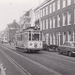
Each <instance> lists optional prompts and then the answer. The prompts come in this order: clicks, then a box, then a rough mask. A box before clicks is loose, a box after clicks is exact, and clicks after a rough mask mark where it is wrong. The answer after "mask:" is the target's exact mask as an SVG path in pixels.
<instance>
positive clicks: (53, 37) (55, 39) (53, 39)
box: [45, 31, 75, 45]
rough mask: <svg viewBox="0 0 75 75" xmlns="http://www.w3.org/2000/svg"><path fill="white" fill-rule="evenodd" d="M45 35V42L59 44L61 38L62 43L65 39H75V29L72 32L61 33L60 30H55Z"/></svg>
mask: <svg viewBox="0 0 75 75" xmlns="http://www.w3.org/2000/svg"><path fill="white" fill-rule="evenodd" d="M72 34H73V36H72ZM45 36H46V38H45V41H46V44H56V45H61V40H62V44H64V42H65V41H71V40H73V41H75V31H73V32H72V33H71V32H70V31H67V32H62V34H61V33H60V32H57V33H56V34H55V33H50V34H48V33H47V34H46V35H45ZM61 36H62V37H61ZM72 38H73V39H72Z"/></svg>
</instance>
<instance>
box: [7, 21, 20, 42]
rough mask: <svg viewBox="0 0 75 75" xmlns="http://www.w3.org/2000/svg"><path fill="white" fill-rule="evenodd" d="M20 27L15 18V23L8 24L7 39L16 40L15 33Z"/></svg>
mask: <svg viewBox="0 0 75 75" xmlns="http://www.w3.org/2000/svg"><path fill="white" fill-rule="evenodd" d="M19 28H20V26H19V25H18V24H17V22H16V21H15V20H14V21H13V23H11V24H8V26H7V28H6V31H7V40H8V42H9V40H11V42H14V40H15V33H16V31H17V30H18V29H19Z"/></svg>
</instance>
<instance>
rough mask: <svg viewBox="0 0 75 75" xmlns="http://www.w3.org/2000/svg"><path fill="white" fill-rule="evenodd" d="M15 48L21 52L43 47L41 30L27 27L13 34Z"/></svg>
mask: <svg viewBox="0 0 75 75" xmlns="http://www.w3.org/2000/svg"><path fill="white" fill-rule="evenodd" d="M15 38H16V44H15V47H16V49H17V50H20V51H23V52H38V51H40V50H42V49H43V40H42V31H40V30H35V29H34V28H31V27H30V28H27V29H25V30H23V31H22V32H16V34H15Z"/></svg>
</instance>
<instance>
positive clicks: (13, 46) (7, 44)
mask: <svg viewBox="0 0 75 75" xmlns="http://www.w3.org/2000/svg"><path fill="white" fill-rule="evenodd" d="M3 45H5V47H7V48H10V49H13V50H16V48H15V45H14V43H11V45H10V44H9V43H4V44H3Z"/></svg>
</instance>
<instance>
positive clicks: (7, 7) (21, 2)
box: [0, 0, 44, 31]
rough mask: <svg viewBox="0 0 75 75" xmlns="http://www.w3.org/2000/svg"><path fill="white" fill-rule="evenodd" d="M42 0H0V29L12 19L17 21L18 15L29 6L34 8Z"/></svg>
mask: <svg viewBox="0 0 75 75" xmlns="http://www.w3.org/2000/svg"><path fill="white" fill-rule="evenodd" d="M39 1H40V3H42V2H43V1H44V0H0V31H1V30H4V29H5V28H6V26H7V24H10V23H12V22H13V20H14V19H16V21H19V19H20V16H22V15H23V14H24V11H27V10H29V9H31V8H36V7H37V6H38V5H39Z"/></svg>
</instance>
